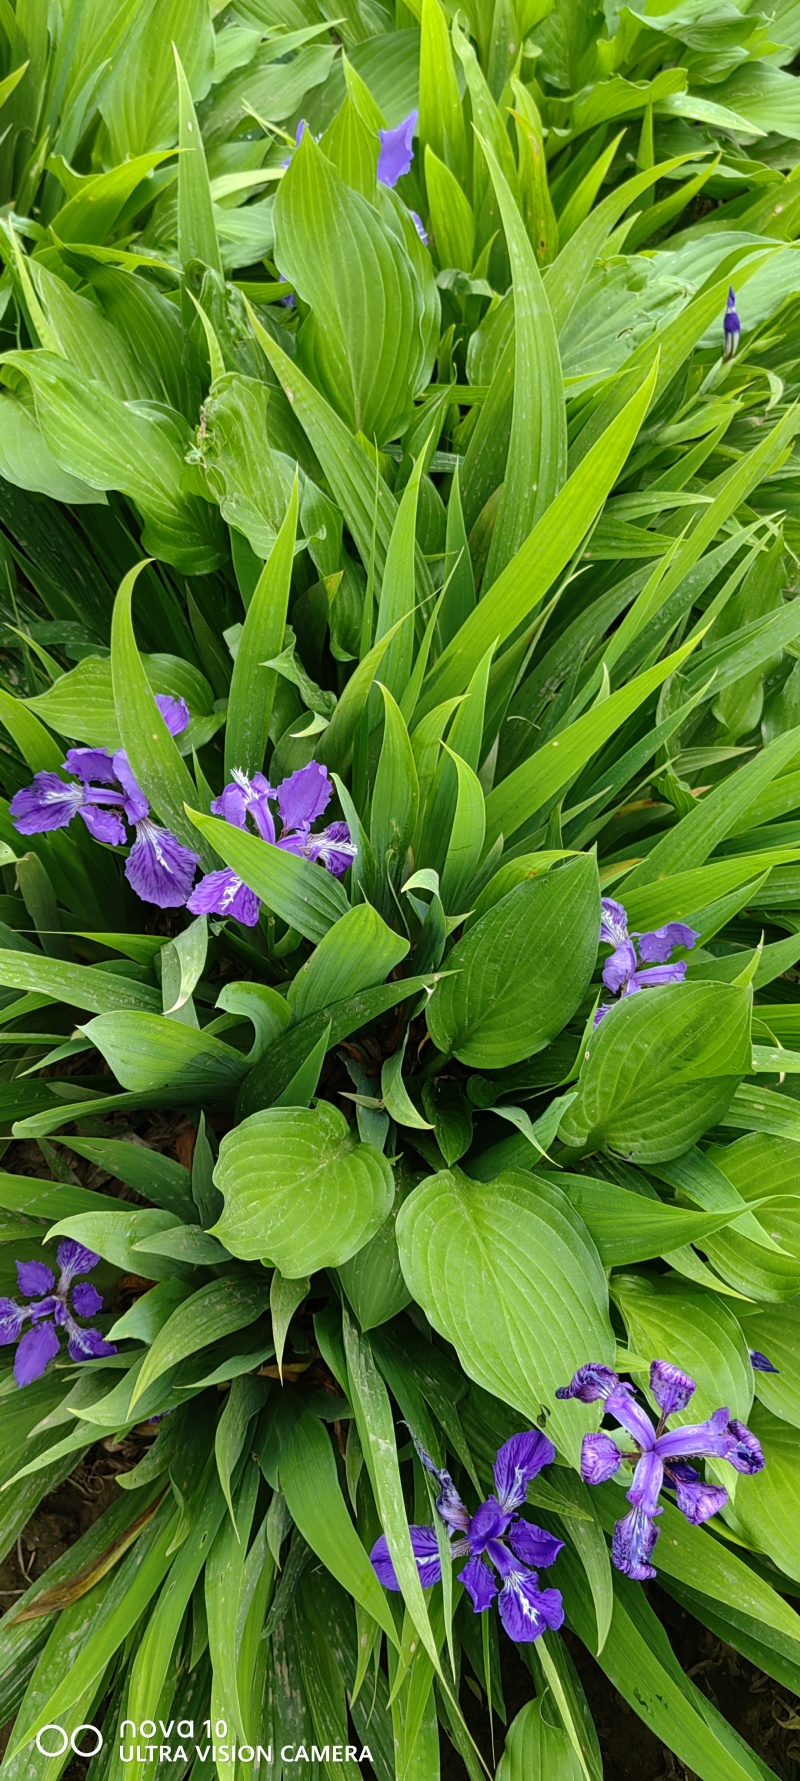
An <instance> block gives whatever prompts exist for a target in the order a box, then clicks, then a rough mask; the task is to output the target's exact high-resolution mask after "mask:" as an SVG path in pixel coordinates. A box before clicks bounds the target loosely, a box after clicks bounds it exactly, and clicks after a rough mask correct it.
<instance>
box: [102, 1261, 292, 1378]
mask: <svg viewBox="0 0 800 1781" xmlns="http://www.w3.org/2000/svg"><path fill="white" fill-rule="evenodd" d="M266 1309H267V1291H266V1282H264V1283H263V1284H262V1282H261V1281H260V1280H245V1279H235V1278H233V1277H231V1278H229V1279H222V1280H211V1281H209V1283H208V1285H207V1286H201V1288H200V1291H199V1292H195V1293H193V1294H192V1296H191V1298H190V1299H185V1300H184V1302H183V1304H182V1305H179V1306H178V1309H177V1311H173V1313H172V1316H171V1317H169V1318H167V1321H166V1323H165V1324H164V1326H163V1328H162V1329H161V1330H159V1333H158V1335H157V1336H156V1339H155V1341H154V1343H153V1345H152V1348H150V1349H148V1351H147V1354H146V1355H145V1358H144V1362H143V1365H142V1369H141V1372H140V1374H139V1377H138V1379H137V1381H136V1384H135V1387H134V1390H133V1395H132V1397H131V1407H133V1405H134V1404H135V1403H136V1402H137V1400H138V1399H139V1398H140V1397H141V1396H142V1394H143V1393H144V1392H145V1391H146V1390H147V1387H148V1386H149V1385H152V1383H153V1381H154V1380H155V1379H160V1378H161V1376H162V1374H163V1373H167V1372H169V1369H170V1368H171V1367H175V1366H177V1364H178V1362H179V1361H181V1360H185V1359H186V1357H187V1355H189V1354H196V1353H197V1351H198V1349H200V1348H209V1347H211V1346H212V1344H213V1343H215V1342H221V1341H222V1339H223V1337H224V1336H230V1335H233V1334H234V1333H235V1332H236V1331H237V1330H244V1329H247V1327H248V1325H249V1324H251V1323H255V1320H256V1318H257V1317H261V1316H262V1315H263V1313H264V1312H265V1311H266Z"/></svg>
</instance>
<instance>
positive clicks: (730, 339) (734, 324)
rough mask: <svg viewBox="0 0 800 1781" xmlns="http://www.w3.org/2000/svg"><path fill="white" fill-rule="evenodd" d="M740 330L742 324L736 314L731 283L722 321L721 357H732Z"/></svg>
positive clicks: (734, 296)
mask: <svg viewBox="0 0 800 1781" xmlns="http://www.w3.org/2000/svg"><path fill="white" fill-rule="evenodd" d="M741 331H742V325H741V322H740V321H739V317H738V315H737V314H736V292H735V291H734V288H733V285H731V287H730V290H729V291H728V306H727V309H726V310H725V315H724V318H723V322H722V334H723V347H722V357H723V359H732V358H733V355H734V353H735V351H736V348H737V346H738V345H739V335H740V334H741Z"/></svg>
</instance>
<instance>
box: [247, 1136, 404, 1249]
mask: <svg viewBox="0 0 800 1781" xmlns="http://www.w3.org/2000/svg"><path fill="white" fill-rule="evenodd" d="M214 1180H215V1182H216V1184H217V1187H218V1188H220V1190H221V1192H222V1194H223V1195H224V1198H225V1210H224V1212H223V1214H222V1217H221V1218H220V1219H219V1221H218V1223H217V1224H215V1226H214V1235H215V1236H217V1237H219V1239H220V1241H221V1242H222V1243H224V1244H225V1245H226V1247H227V1248H228V1249H229V1250H230V1251H231V1254H232V1255H238V1256H240V1257H241V1258H242V1260H244V1261H263V1262H266V1263H269V1262H274V1263H275V1265H276V1267H278V1268H280V1271H281V1273H282V1274H285V1275H287V1276H289V1277H290V1278H291V1279H297V1278H298V1277H299V1276H300V1275H302V1274H313V1273H315V1272H316V1270H317V1269H318V1268H335V1267H338V1266H339V1264H340V1263H341V1262H345V1261H348V1260H349V1258H350V1256H351V1255H355V1254H356V1251H357V1250H359V1249H361V1248H362V1246H363V1244H365V1243H368V1242H369V1239H370V1237H373V1236H374V1235H375V1232H376V1231H377V1230H378V1228H379V1226H380V1225H382V1224H383V1221H384V1219H385V1218H386V1217H387V1216H388V1214H389V1212H390V1211H391V1207H392V1202H393V1199H394V1178H393V1175H392V1171H391V1168H390V1166H389V1164H388V1162H387V1161H386V1158H385V1157H384V1156H381V1154H380V1152H379V1151H377V1150H375V1149H374V1148H373V1146H372V1145H371V1144H360V1143H359V1141H358V1138H357V1137H356V1136H355V1135H354V1134H353V1133H352V1132H351V1130H350V1127H349V1126H348V1124H347V1120H346V1119H345V1117H344V1114H343V1113H340V1111H339V1109H338V1107H332V1106H330V1105H329V1103H328V1102H326V1101H323V1102H321V1103H320V1104H319V1106H317V1107H315V1108H313V1109H311V1108H305V1107H302V1108H301V1107H288V1108H287V1107H272V1108H268V1109H267V1110H266V1111H265V1112H262V1113H254V1114H253V1115H252V1117H251V1118H250V1119H246V1120H244V1121H243V1123H242V1124H241V1125H240V1126H237V1127H236V1129H235V1131H232V1132H229V1133H228V1135H227V1137H225V1138H223V1140H222V1144H221V1145H220V1153H219V1161H218V1163H217V1166H216V1169H215V1171H214Z"/></svg>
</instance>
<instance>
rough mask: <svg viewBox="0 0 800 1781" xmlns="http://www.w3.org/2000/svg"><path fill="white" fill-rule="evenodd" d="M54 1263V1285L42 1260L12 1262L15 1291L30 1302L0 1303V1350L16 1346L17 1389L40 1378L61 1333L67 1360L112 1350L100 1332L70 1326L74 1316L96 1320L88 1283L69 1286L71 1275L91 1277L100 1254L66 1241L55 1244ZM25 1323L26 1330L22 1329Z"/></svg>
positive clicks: (98, 1306)
mask: <svg viewBox="0 0 800 1781" xmlns="http://www.w3.org/2000/svg"><path fill="white" fill-rule="evenodd" d="M56 1260H57V1262H58V1267H59V1270H60V1272H59V1278H58V1284H56V1278H55V1275H54V1273H53V1271H52V1269H51V1268H48V1267H47V1265H46V1263H45V1262H36V1261H33V1262H17V1280H18V1283H19V1290H20V1292H21V1294H22V1296H23V1298H24V1299H30V1300H31V1303H30V1304H28V1305H18V1304H17V1302H16V1300H15V1299H0V1347H7V1346H8V1344H9V1343H10V1342H16V1343H17V1352H16V1354H15V1356H14V1378H15V1379H16V1381H17V1384H18V1385H32V1383H33V1381H34V1379H41V1376H42V1374H43V1372H44V1370H45V1368H46V1367H47V1366H48V1364H49V1362H50V1361H51V1360H53V1359H54V1358H55V1356H56V1355H57V1354H58V1353H59V1350H60V1348H61V1343H60V1340H59V1335H58V1332H59V1330H61V1329H63V1330H65V1331H66V1334H67V1352H68V1354H69V1357H70V1360H74V1361H82V1360H99V1359H101V1358H102V1356H103V1355H106V1354H116V1352H117V1350H116V1348H115V1346H114V1344H113V1342H107V1341H106V1339H105V1337H104V1335H103V1334H102V1331H100V1330H94V1329H82V1328H81V1326H80V1324H78V1323H76V1322H75V1318H76V1317H96V1316H97V1313H98V1311H100V1310H102V1305H103V1300H102V1298H101V1296H100V1294H99V1292H98V1291H97V1288H96V1287H94V1286H92V1283H91V1281H89V1280H79V1281H78V1283H77V1285H76V1286H73V1284H72V1283H73V1281H74V1280H75V1278H76V1275H80V1274H90V1273H91V1271H92V1268H96V1267H97V1264H98V1262H99V1260H100V1257H99V1255H95V1253H94V1251H93V1250H92V1249H84V1247H83V1244H82V1243H76V1242H75V1241H74V1240H73V1238H71V1237H68V1238H67V1239H66V1240H65V1242H63V1243H59V1246H58V1252H57V1255H56ZM70 1289H72V1303H71V1304H70ZM28 1319H30V1323H31V1327H30V1329H28V1330H26V1329H25V1324H26V1323H27V1321H28Z"/></svg>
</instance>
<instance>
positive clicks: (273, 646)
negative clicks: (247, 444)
mask: <svg viewBox="0 0 800 1781" xmlns="http://www.w3.org/2000/svg"><path fill="white" fill-rule="evenodd" d="M296 533H297V479H296V478H295V484H294V488H293V489H292V495H291V500H290V502H289V506H288V507H287V509H286V517H285V519H284V521H283V525H282V526H281V529H280V531H279V533H278V536H277V538H276V540H275V543H274V545H273V547H272V550H271V552H270V555H269V559H268V561H267V562H266V563H265V564H264V567H263V569H262V571H261V574H260V576H259V578H258V583H257V585H256V590H255V593H254V594H253V598H252V600H251V601H250V605H249V607H248V609H247V617H246V619H245V621H244V626H243V629H242V635H241V637H240V639H239V647H238V649H237V651H236V661H235V662H234V665H233V677H232V679H231V690H230V694H229V697H228V721H227V725H226V728H225V777H226V779H228V778H229V777H230V774H231V770H232V768H234V767H240V768H241V769H242V772H243V773H257V772H258V771H259V770H260V769H261V767H263V765H264V754H265V751H266V746H267V739H268V737H269V721H270V718H271V716H272V703H273V700H274V697H275V683H276V681H277V678H278V677H277V673H276V671H275V669H274V668H266V667H265V666H264V664H265V662H268V661H273V660H274V659H275V657H276V656H279V655H280V652H281V650H282V648H283V633H284V630H285V628H286V610H287V607H288V604H289V585H290V582H291V577H292V562H293V559H294V541H295V536H296Z"/></svg>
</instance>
